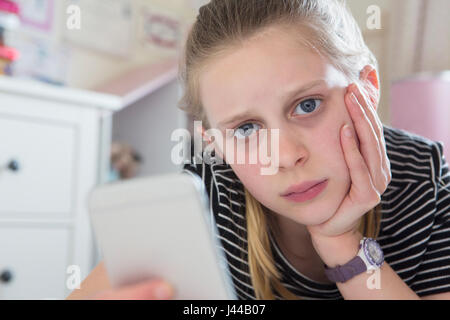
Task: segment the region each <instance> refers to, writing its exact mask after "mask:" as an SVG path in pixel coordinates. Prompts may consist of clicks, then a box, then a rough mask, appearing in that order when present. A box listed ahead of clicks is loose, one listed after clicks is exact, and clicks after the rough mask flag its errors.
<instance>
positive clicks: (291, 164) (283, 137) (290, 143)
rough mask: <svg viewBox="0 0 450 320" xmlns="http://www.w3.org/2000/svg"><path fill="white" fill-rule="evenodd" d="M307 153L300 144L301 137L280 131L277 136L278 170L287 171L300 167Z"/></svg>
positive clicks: (306, 157)
mask: <svg viewBox="0 0 450 320" xmlns="http://www.w3.org/2000/svg"><path fill="white" fill-rule="evenodd" d="M308 156H309V153H308V151H307V149H306V147H305V145H304V143H303V142H302V138H301V136H299V135H298V133H297V134H292V133H289V132H286V131H285V132H282V131H281V130H280V136H279V169H281V170H289V169H292V168H295V167H297V166H302V165H303V164H304V163H305V162H306V161H307V159H308Z"/></svg>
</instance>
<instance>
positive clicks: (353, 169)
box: [341, 125, 379, 205]
mask: <svg viewBox="0 0 450 320" xmlns="http://www.w3.org/2000/svg"><path fill="white" fill-rule="evenodd" d="M346 129H350V133H351V136H350V137H349V136H347V130H346ZM341 140H342V147H343V150H344V157H345V161H346V163H347V166H348V169H349V172H350V178H351V181H352V185H351V188H350V191H349V197H350V199H351V200H352V201H353V202H354V203H364V204H366V203H369V205H371V204H372V203H373V202H375V201H377V200H379V199H378V197H379V195H378V196H377V192H373V191H376V189H375V186H374V185H373V183H372V179H371V174H370V172H369V169H368V167H367V165H366V162H365V161H364V158H363V157H362V155H361V153H360V152H359V149H358V146H357V144H356V140H355V131H354V130H352V129H351V128H350V127H349V126H348V125H345V126H344V127H343V129H342V132H341ZM368 191H369V192H368Z"/></svg>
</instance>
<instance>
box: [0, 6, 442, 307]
mask: <svg viewBox="0 0 450 320" xmlns="http://www.w3.org/2000/svg"><path fill="white" fill-rule="evenodd" d="M206 2H208V1H201V0H171V1H163V0H15V1H11V0H0V73H1V74H2V75H0V257H1V258H0V299H63V298H65V297H66V296H67V295H68V294H69V293H70V292H71V291H72V290H73V289H75V288H76V285H77V283H78V282H79V281H81V280H82V279H84V278H85V277H86V276H87V275H88V274H89V273H90V271H91V270H92V268H93V267H94V266H95V265H96V264H97V263H98V261H99V259H100V258H101V254H100V252H99V250H98V248H97V246H96V244H95V237H94V235H93V233H92V230H91V226H90V221H89V215H88V208H87V199H88V195H89V192H90V191H91V190H92V188H94V187H95V186H97V185H99V184H102V183H108V182H112V181H115V180H120V179H128V178H133V177H139V176H147V175H153V174H162V173H169V172H177V171H178V170H180V168H181V165H176V164H174V163H173V162H172V161H171V150H172V147H173V146H174V145H175V144H176V142H175V141H172V139H171V134H172V132H173V131H174V130H175V129H177V128H186V129H187V130H189V131H191V132H192V121H190V120H191V119H188V117H187V116H186V115H185V114H184V113H183V112H181V111H180V110H178V109H177V107H176V105H177V102H178V100H179V98H180V97H181V87H180V85H179V83H178V80H177V72H178V60H179V57H180V53H181V50H182V45H183V40H184V38H185V37H186V34H187V31H188V30H189V27H190V25H191V24H192V22H193V21H194V19H195V17H196V14H197V11H198V8H199V7H200V6H201V5H203V4H204V3H206ZM347 3H348V5H349V7H350V9H351V11H352V12H353V14H354V16H355V18H356V19H357V21H358V23H359V25H360V27H361V30H362V32H363V35H364V38H365V40H366V42H367V44H368V46H369V47H370V48H371V49H372V50H373V52H374V54H375V55H376V56H377V59H378V62H379V71H380V81H381V102H380V106H379V116H380V119H381V120H382V122H383V123H384V124H386V125H389V126H392V127H396V128H399V129H404V130H407V131H409V132H412V133H415V134H419V135H422V136H425V137H427V138H430V139H433V140H438V141H441V142H443V143H444V150H445V155H446V158H447V159H448V158H450V150H449V149H450V147H449V146H450V126H449V122H450V19H448V12H450V1H448V0H396V1H388V0H348V1H347Z"/></svg>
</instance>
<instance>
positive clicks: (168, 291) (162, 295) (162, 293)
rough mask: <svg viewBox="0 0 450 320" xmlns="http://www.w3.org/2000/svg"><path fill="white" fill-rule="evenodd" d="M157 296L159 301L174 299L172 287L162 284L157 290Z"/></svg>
mask: <svg viewBox="0 0 450 320" xmlns="http://www.w3.org/2000/svg"><path fill="white" fill-rule="evenodd" d="M155 296H156V298H158V299H169V298H171V297H172V287H171V286H170V285H169V284H168V283H166V282H162V283H161V284H159V285H158V286H157V287H156V288H155Z"/></svg>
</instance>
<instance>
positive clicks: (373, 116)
mask: <svg viewBox="0 0 450 320" xmlns="http://www.w3.org/2000/svg"><path fill="white" fill-rule="evenodd" d="M350 91H351V92H352V93H353V94H354V95H355V96H356V98H357V99H358V102H359V104H360V105H361V107H362V108H363V110H364V112H365V113H366V116H367V118H369V120H370V123H371V124H372V127H373V129H374V131H375V133H376V134H377V137H378V140H379V141H380V140H381V137H382V128H383V124H382V123H381V120H380V118H379V117H378V114H377V113H376V109H375V107H373V105H372V103H368V102H367V97H366V95H365V94H363V92H362V90H361V89H360V87H359V86H358V85H357V84H355V83H353V84H352V85H350Z"/></svg>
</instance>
